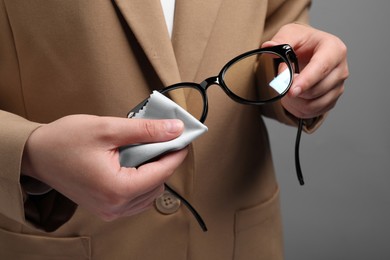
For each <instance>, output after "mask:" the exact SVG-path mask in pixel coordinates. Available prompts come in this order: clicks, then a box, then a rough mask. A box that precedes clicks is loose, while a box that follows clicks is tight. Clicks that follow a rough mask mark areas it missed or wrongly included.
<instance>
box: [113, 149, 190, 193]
mask: <svg viewBox="0 0 390 260" xmlns="http://www.w3.org/2000/svg"><path fill="white" fill-rule="evenodd" d="M187 153H188V150H187V149H182V150H180V151H176V152H171V153H168V154H166V155H164V156H163V157H161V158H160V159H159V160H157V161H153V162H151V163H147V164H144V165H142V166H140V167H139V168H138V169H137V170H135V169H134V168H124V167H123V168H121V172H122V174H120V176H122V178H124V179H123V181H121V183H124V184H125V185H126V187H125V188H126V189H127V190H129V191H132V195H133V196H140V195H141V194H142V193H144V191H145V190H151V189H153V188H154V187H158V186H159V185H162V184H163V183H164V182H165V181H166V180H167V179H168V178H169V177H170V176H171V175H172V174H173V172H174V171H175V169H176V168H177V167H178V166H179V165H180V164H181V163H182V162H183V160H184V159H185V157H186V156H187Z"/></svg>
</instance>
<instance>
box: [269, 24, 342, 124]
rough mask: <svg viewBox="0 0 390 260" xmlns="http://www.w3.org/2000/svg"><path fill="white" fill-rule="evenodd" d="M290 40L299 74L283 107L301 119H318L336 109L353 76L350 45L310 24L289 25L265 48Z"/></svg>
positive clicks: (284, 100) (284, 99) (283, 100)
mask: <svg viewBox="0 0 390 260" xmlns="http://www.w3.org/2000/svg"><path fill="white" fill-rule="evenodd" d="M284 43H288V44H290V45H291V47H292V48H293V49H294V51H295V53H296V54H297V57H298V61H299V66H300V69H301V72H300V74H296V75H295V77H294V82H293V84H292V86H291V88H290V91H289V93H288V94H287V95H286V96H285V97H284V98H283V99H282V105H283V107H284V108H285V109H286V110H287V111H289V112H290V113H291V114H293V115H294V116H296V117H298V118H304V119H309V118H314V117H316V116H319V115H322V114H324V113H326V112H327V111H329V110H330V109H332V108H333V107H334V106H335V104H336V102H337V100H338V98H339V97H340V96H341V95H342V94H343V92H344V82H345V80H346V79H347V77H348V76H349V70H348V64H347V47H346V46H345V44H344V43H343V42H342V41H341V40H340V39H339V38H338V37H336V36H334V35H332V34H329V33H326V32H323V31H320V30H317V29H315V28H312V27H310V26H307V25H302V24H288V25H285V26H283V27H282V28H281V29H280V30H279V31H278V33H277V34H276V35H275V36H274V37H273V38H272V39H271V41H268V42H265V43H264V44H263V45H262V47H269V46H273V45H278V44H284Z"/></svg>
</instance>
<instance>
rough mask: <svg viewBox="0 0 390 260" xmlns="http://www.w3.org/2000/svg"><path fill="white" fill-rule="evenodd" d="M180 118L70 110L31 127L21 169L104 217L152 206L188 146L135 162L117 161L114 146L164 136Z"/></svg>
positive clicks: (175, 132)
mask: <svg viewBox="0 0 390 260" xmlns="http://www.w3.org/2000/svg"><path fill="white" fill-rule="evenodd" d="M183 128H184V126H183V123H182V122H181V121H179V120H142V119H127V118H123V119H122V118H113V117H97V116H89V115H74V116H68V117H64V118H62V119H59V120H57V121H54V122H53V123H50V124H47V125H44V126H42V127H40V128H38V129H37V130H35V131H34V132H33V133H32V134H31V136H30V137H29V139H28V141H27V143H26V147H25V151H24V154H23V162H22V172H23V173H24V174H25V175H28V176H31V177H34V178H36V179H38V180H40V181H42V182H44V183H46V184H48V185H49V186H51V187H52V188H54V189H56V190H57V191H59V192H60V193H62V194H63V195H65V196H67V197H68V198H70V199H71V200H73V201H74V202H75V203H77V204H78V205H80V206H82V207H84V208H86V209H88V210H89V211H91V212H93V213H95V214H97V215H98V216H100V217H101V218H102V219H104V220H107V221H108V220H113V219H116V218H118V217H121V216H130V215H134V214H137V213H139V212H142V211H144V210H146V209H147V208H149V207H150V205H151V204H152V202H153V201H154V199H155V198H156V197H157V196H159V195H160V194H161V193H162V192H163V190H164V187H163V184H164V182H165V181H166V180H167V179H168V178H169V177H170V176H171V174H172V173H173V171H174V170H175V169H176V168H177V167H178V166H179V165H180V163H181V162H182V161H183V160H184V158H185V156H186V154H187V150H186V149H183V150H181V151H178V152H174V153H170V154H167V155H165V156H163V157H162V158H160V159H159V160H157V161H154V162H151V163H147V164H144V165H142V166H140V167H139V168H137V169H136V168H124V167H120V164H119V152H118V147H120V146H123V145H127V144H133V143H144V142H160V141H168V140H171V139H174V138H176V137H178V136H179V135H180V134H181V133H182V131H183Z"/></svg>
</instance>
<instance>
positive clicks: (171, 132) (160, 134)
mask: <svg viewBox="0 0 390 260" xmlns="http://www.w3.org/2000/svg"><path fill="white" fill-rule="evenodd" d="M183 130H184V124H183V122H182V121H180V120H178V119H163V120H152V119H120V120H118V122H117V124H116V126H115V127H114V129H113V130H112V132H111V133H110V137H111V140H110V141H111V142H112V144H114V145H115V146H116V147H118V146H123V145H128V144H139V143H155V142H164V141H169V140H172V139H175V138H177V137H178V136H180V135H181V133H182V132H183Z"/></svg>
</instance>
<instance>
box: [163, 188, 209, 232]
mask: <svg viewBox="0 0 390 260" xmlns="http://www.w3.org/2000/svg"><path fill="white" fill-rule="evenodd" d="M164 185H165V189H167V190H168V191H169V192H171V193H172V194H173V195H175V196H176V197H177V198H178V199H180V200H181V202H183V204H184V205H185V206H186V207H187V208H188V210H189V211H190V212H191V213H192V215H193V216H194V217H195V219H196V221H198V223H199V226H200V228H201V229H202V230H203V232H206V231H207V226H206V223H205V222H204V221H203V219H202V217H201V216H200V214H199V213H198V212H197V211H196V209H195V208H194V207H193V206H192V205H191V204H190V203H189V202H188V201H187V200H186V199H185V198H184V197H182V196H181V195H180V194H179V193H177V192H176V191H175V190H174V189H172V188H171V187H169V186H168V184H166V183H165V184H164Z"/></svg>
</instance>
